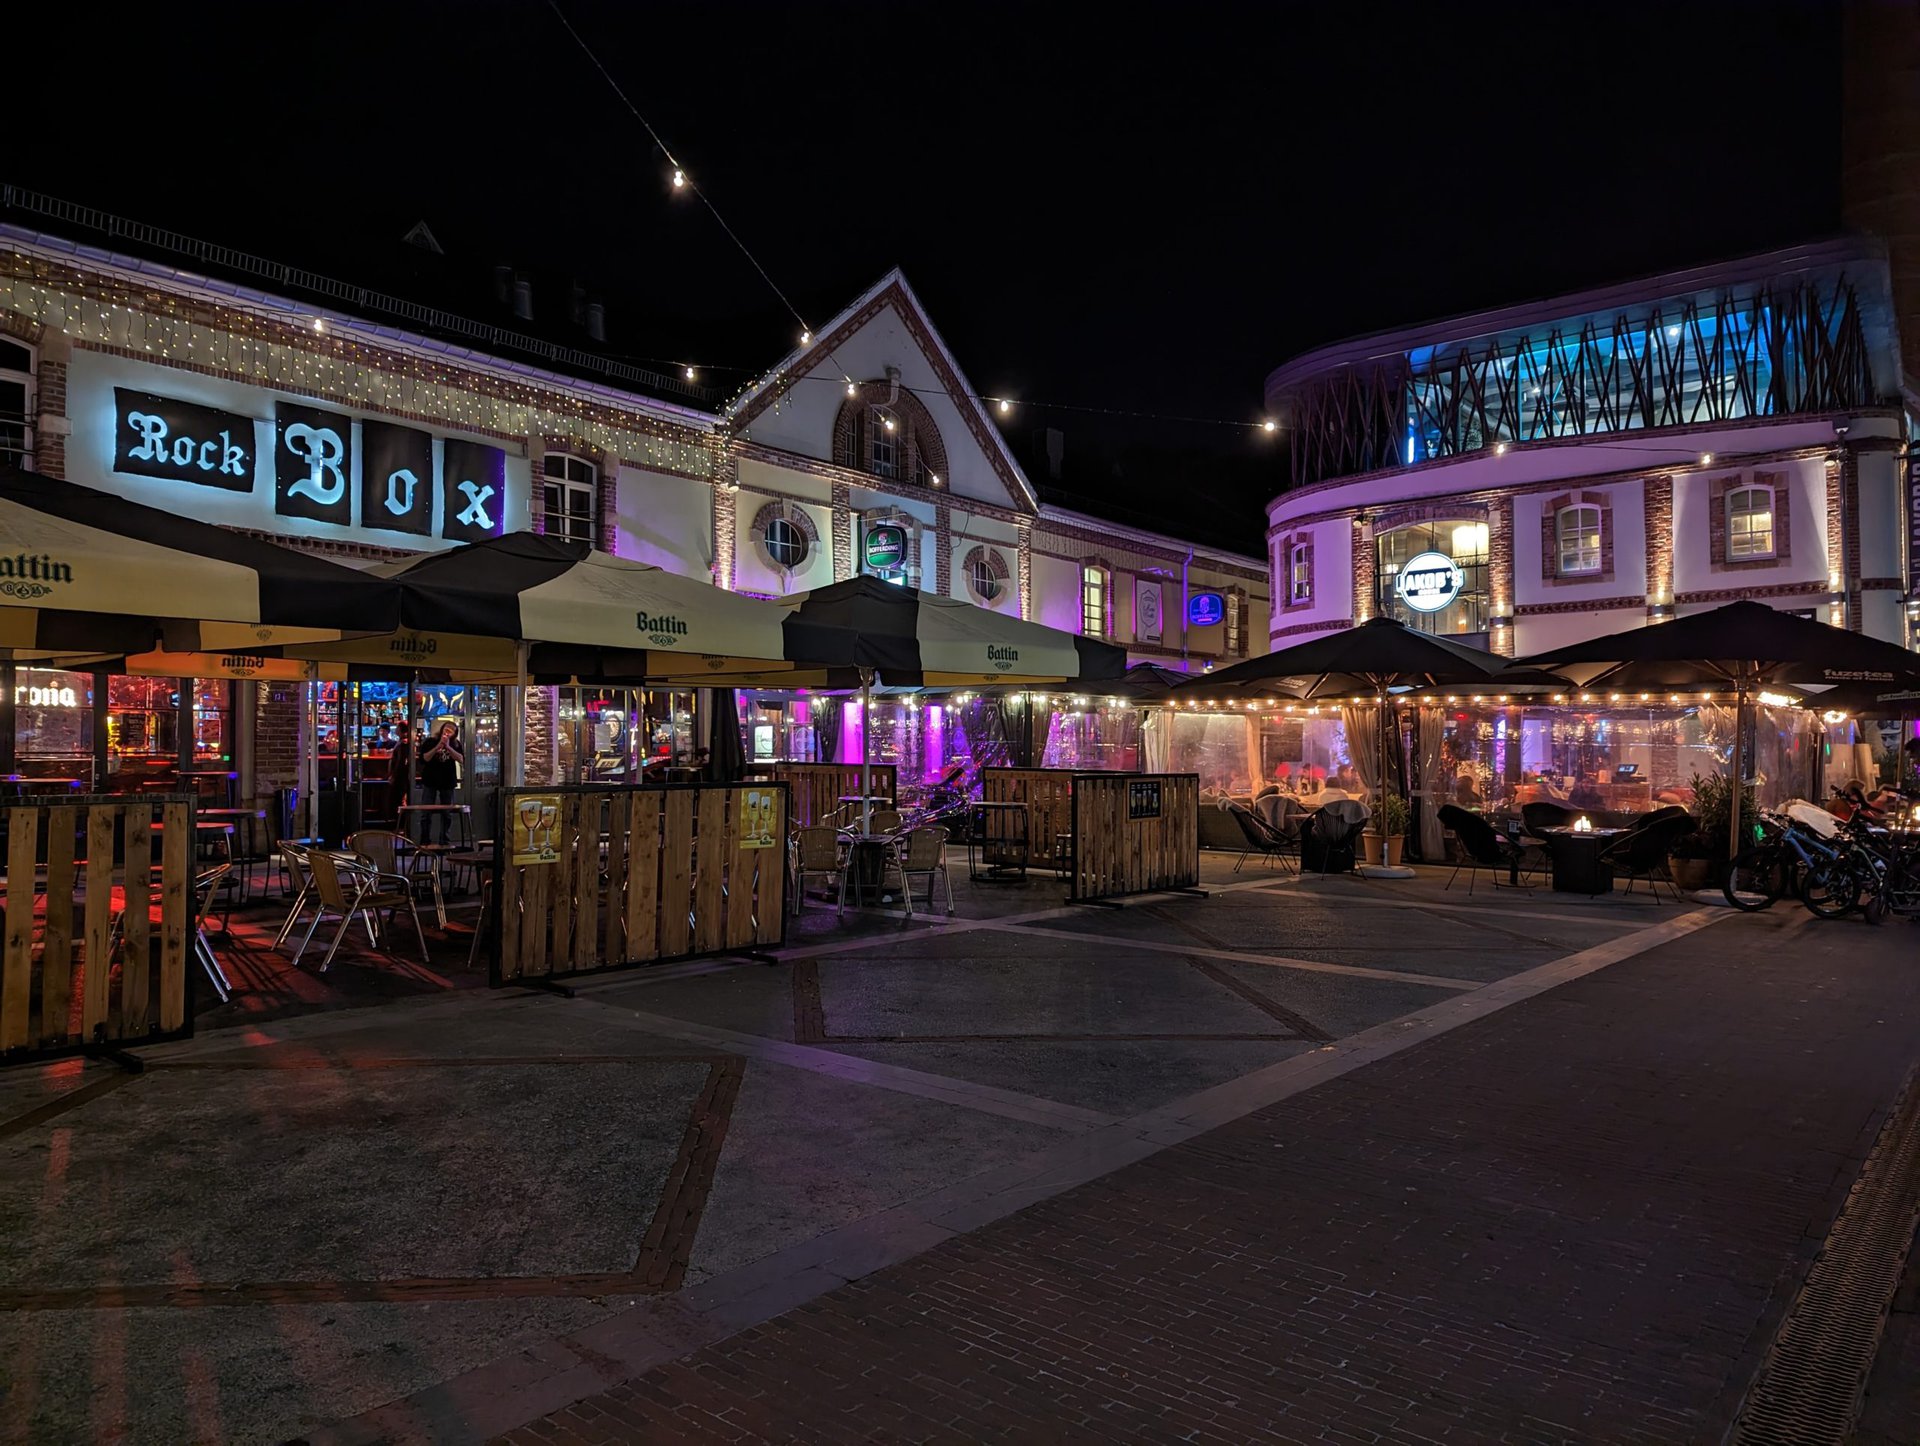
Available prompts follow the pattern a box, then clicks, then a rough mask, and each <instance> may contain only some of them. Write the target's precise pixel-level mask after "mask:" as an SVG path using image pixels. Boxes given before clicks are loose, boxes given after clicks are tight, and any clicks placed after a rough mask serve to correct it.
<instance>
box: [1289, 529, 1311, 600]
mask: <svg viewBox="0 0 1920 1446" xmlns="http://www.w3.org/2000/svg"><path fill="white" fill-rule="evenodd" d="M1291 551H1292V555H1291V556H1290V557H1289V558H1288V560H1287V595H1288V596H1289V597H1290V598H1291V599H1292V600H1293V601H1294V602H1295V603H1307V602H1312V601H1313V544H1312V543H1311V542H1305V541H1302V542H1296V543H1294V545H1293V548H1292V550H1291Z"/></svg>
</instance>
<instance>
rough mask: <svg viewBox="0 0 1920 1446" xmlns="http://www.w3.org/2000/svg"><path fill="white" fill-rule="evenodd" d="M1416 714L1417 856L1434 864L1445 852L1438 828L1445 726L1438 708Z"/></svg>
mask: <svg viewBox="0 0 1920 1446" xmlns="http://www.w3.org/2000/svg"><path fill="white" fill-rule="evenodd" d="M1418 717H1419V720H1420V722H1419V732H1418V734H1417V735H1416V737H1417V746H1418V748H1419V750H1420V756H1419V768H1420V857H1421V858H1422V859H1424V860H1425V861H1426V862H1427V863H1430V864H1437V863H1439V862H1440V858H1441V855H1442V854H1443V853H1444V852H1445V843H1444V841H1443V840H1442V838H1441V829H1440V805H1442V804H1443V803H1445V802H1446V801H1447V796H1446V788H1447V786H1446V782H1445V781H1444V780H1443V779H1442V778H1441V777H1440V741H1441V739H1442V738H1443V737H1445V736H1446V729H1445V726H1444V722H1443V715H1442V714H1441V711H1440V710H1439V709H1438V708H1421V709H1419V710H1418Z"/></svg>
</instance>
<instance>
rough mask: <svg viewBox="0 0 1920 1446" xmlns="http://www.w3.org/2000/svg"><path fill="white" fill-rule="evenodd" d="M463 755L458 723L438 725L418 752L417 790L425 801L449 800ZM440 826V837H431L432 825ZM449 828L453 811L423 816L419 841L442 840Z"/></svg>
mask: <svg viewBox="0 0 1920 1446" xmlns="http://www.w3.org/2000/svg"><path fill="white" fill-rule="evenodd" d="M464 759H465V755H464V754H462V753H461V751H460V725H459V724H458V723H455V722H454V721H453V720H452V719H451V718H448V719H445V720H444V721H442V722H441V724H440V731H439V732H438V733H437V734H435V735H434V739H433V742H432V743H431V744H430V745H429V746H428V748H427V751H426V752H425V753H423V754H421V755H420V789H421V792H422V793H423V794H424V795H425V801H426V802H427V803H429V804H440V805H448V804H451V803H452V802H453V795H454V791H455V790H456V789H458V788H459V786H460V765H461V763H462V762H463V761H464ZM435 823H438V824H439V825H440V837H439V838H438V839H434V838H432V837H431V835H432V834H433V831H434V824H435ZM452 829H453V813H452V811H451V810H450V809H443V810H442V811H440V812H436V813H431V814H428V815H427V826H426V827H425V828H424V829H422V830H421V839H420V841H421V842H422V843H435V842H437V843H445V842H447V837H448V835H449V834H450V833H451V832H452Z"/></svg>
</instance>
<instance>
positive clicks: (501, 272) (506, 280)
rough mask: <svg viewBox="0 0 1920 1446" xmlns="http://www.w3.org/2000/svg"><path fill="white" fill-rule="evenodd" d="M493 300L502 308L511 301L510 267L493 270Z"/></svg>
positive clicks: (499, 267) (511, 282) (498, 267)
mask: <svg viewBox="0 0 1920 1446" xmlns="http://www.w3.org/2000/svg"><path fill="white" fill-rule="evenodd" d="M493 299H494V300H495V301H497V302H499V303H500V304H501V305H502V306H505V305H506V304H507V303H508V302H509V301H511V300H513V268H512V267H511V266H496V267H494V268H493Z"/></svg>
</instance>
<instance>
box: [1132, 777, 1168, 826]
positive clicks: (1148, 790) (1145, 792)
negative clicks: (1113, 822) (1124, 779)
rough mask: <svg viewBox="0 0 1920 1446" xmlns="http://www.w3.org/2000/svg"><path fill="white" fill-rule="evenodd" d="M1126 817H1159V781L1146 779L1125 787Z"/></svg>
mask: <svg viewBox="0 0 1920 1446" xmlns="http://www.w3.org/2000/svg"><path fill="white" fill-rule="evenodd" d="M1127 817H1128V818H1158V817H1160V781H1159V780H1158V779H1148V780H1145V781H1136V782H1133V783H1129V784H1128V785H1127Z"/></svg>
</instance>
